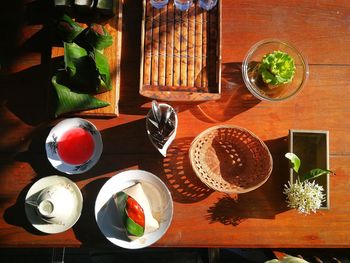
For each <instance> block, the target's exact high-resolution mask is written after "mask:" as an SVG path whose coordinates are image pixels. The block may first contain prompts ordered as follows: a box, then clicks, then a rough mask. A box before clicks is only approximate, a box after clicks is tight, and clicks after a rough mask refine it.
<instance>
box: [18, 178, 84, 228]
mask: <svg viewBox="0 0 350 263" xmlns="http://www.w3.org/2000/svg"><path fill="white" fill-rule="evenodd" d="M58 185H60V186H63V187H64V188H65V189H66V190H67V191H69V194H70V195H71V196H69V201H70V207H71V209H69V210H70V211H68V210H67V206H64V204H63V201H64V200H61V201H59V200H55V203H56V204H58V202H61V203H60V207H61V209H62V207H64V208H65V210H64V211H59V213H58V215H59V216H58V217H59V218H58V219H59V220H58V221H57V220H49V222H48V220H43V218H42V215H40V213H39V212H38V208H37V207H36V206H35V205H33V203H35V202H37V201H38V198H39V199H40V198H41V197H40V195H41V194H42V193H43V191H44V192H46V191H47V190H48V189H51V190H52V189H54V188H56V186H58ZM67 191H64V192H65V193H67ZM45 198H46V197H45ZM65 200H67V199H66V198H65ZM82 208H83V196H82V194H81V192H80V190H79V188H78V186H77V185H76V184H75V183H74V182H72V181H71V180H69V179H68V178H66V177H63V176H58V175H52V176H47V177H44V178H41V179H40V180H38V181H37V182H35V183H34V184H33V185H32V187H31V188H30V189H29V191H28V193H27V195H26V198H25V212H26V215H27V218H28V220H29V222H30V223H31V224H32V225H33V227H35V228H36V229H38V230H40V231H41V232H44V233H48V234H56V233H61V232H64V231H66V230H68V229H69V228H71V227H72V226H73V225H74V224H75V223H76V222H77V221H78V219H79V217H80V214H81V211H82Z"/></svg>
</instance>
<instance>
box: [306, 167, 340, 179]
mask: <svg viewBox="0 0 350 263" xmlns="http://www.w3.org/2000/svg"><path fill="white" fill-rule="evenodd" d="M324 174H333V172H332V171H330V170H323V169H320V168H316V169H312V170H310V171H309V172H308V173H306V174H303V176H300V180H301V181H302V182H303V181H306V180H312V179H315V178H317V177H319V176H322V175H324Z"/></svg>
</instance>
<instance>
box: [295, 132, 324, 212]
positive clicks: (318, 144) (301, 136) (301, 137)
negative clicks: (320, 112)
mask: <svg viewBox="0 0 350 263" xmlns="http://www.w3.org/2000/svg"><path fill="white" fill-rule="evenodd" d="M289 151H290V152H292V153H294V154H296V155H297V156H298V157H299V158H300V160H301V166H300V170H299V174H304V173H306V172H308V171H310V170H311V169H315V168H321V169H327V170H329V132H328V131H314V130H290V131H289ZM297 176H298V175H297V174H296V173H295V172H294V170H293V169H290V180H291V181H292V182H295V180H296V179H297ZM315 182H316V183H317V184H319V185H322V186H323V188H324V193H325V195H326V197H325V201H324V202H323V203H322V206H321V209H329V208H330V200H329V175H322V176H320V177H318V178H316V179H315Z"/></svg>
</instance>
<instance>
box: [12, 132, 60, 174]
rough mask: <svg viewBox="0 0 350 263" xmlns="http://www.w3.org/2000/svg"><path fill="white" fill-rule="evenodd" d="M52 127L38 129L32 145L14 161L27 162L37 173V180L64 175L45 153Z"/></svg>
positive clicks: (33, 135) (32, 137) (33, 136)
mask: <svg viewBox="0 0 350 263" xmlns="http://www.w3.org/2000/svg"><path fill="white" fill-rule="evenodd" d="M51 128H52V126H49V127H43V128H39V129H37V130H36V131H35V132H34V133H33V134H32V136H31V143H30V145H29V147H28V149H27V150H26V151H24V152H20V153H18V154H17V155H16V156H15V157H14V159H15V160H16V161H19V162H27V163H29V164H30V165H31V167H32V168H33V170H34V171H35V173H36V178H35V180H37V179H40V178H42V177H45V176H48V175H53V174H56V175H64V174H63V173H61V172H59V171H57V170H56V169H55V168H54V167H53V166H52V165H51V163H50V162H49V160H48V159H47V156H46V151H45V141H46V138H47V136H48V134H49V133H50V130H51Z"/></svg>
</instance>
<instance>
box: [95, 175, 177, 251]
mask: <svg viewBox="0 0 350 263" xmlns="http://www.w3.org/2000/svg"><path fill="white" fill-rule="evenodd" d="M137 182H140V183H141V184H142V188H143V190H144V192H145V194H146V196H147V198H148V200H149V202H150V205H151V210H152V214H153V216H154V217H155V218H156V219H157V221H158V222H159V229H158V230H156V231H154V232H151V233H147V234H145V235H144V236H142V237H140V238H138V239H135V240H132V241H129V240H128V239H127V238H126V235H125V229H124V228H123V227H121V224H120V222H119V221H120V220H118V214H117V209H116V207H115V204H114V202H112V196H113V195H114V194H115V193H117V192H120V191H122V190H124V189H126V188H128V187H130V186H132V185H134V184H135V183H137ZM172 217H173V201H172V198H171V194H170V192H169V190H168V188H167V187H166V186H165V184H164V183H163V182H162V181H161V180H160V179H159V178H158V177H157V176H155V175H154V174H152V173H149V172H146V171H142V170H129V171H125V172H121V173H119V174H116V175H115V176H113V177H112V178H110V179H109V180H108V181H107V182H106V183H105V184H104V185H103V187H102V188H101V190H100V192H99V194H98V196H97V198H96V203H95V218H96V222H97V225H98V226H99V228H100V230H101V232H102V233H103V234H104V235H105V237H106V238H107V239H108V240H109V241H110V242H112V243H113V244H115V245H117V246H119V247H123V248H129V249H138V248H144V247H147V246H150V245H152V244H153V243H155V242H157V241H158V240H159V239H160V238H161V237H162V236H163V235H164V234H165V233H166V231H167V230H168V228H169V226H170V223H171V220H172Z"/></svg>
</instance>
